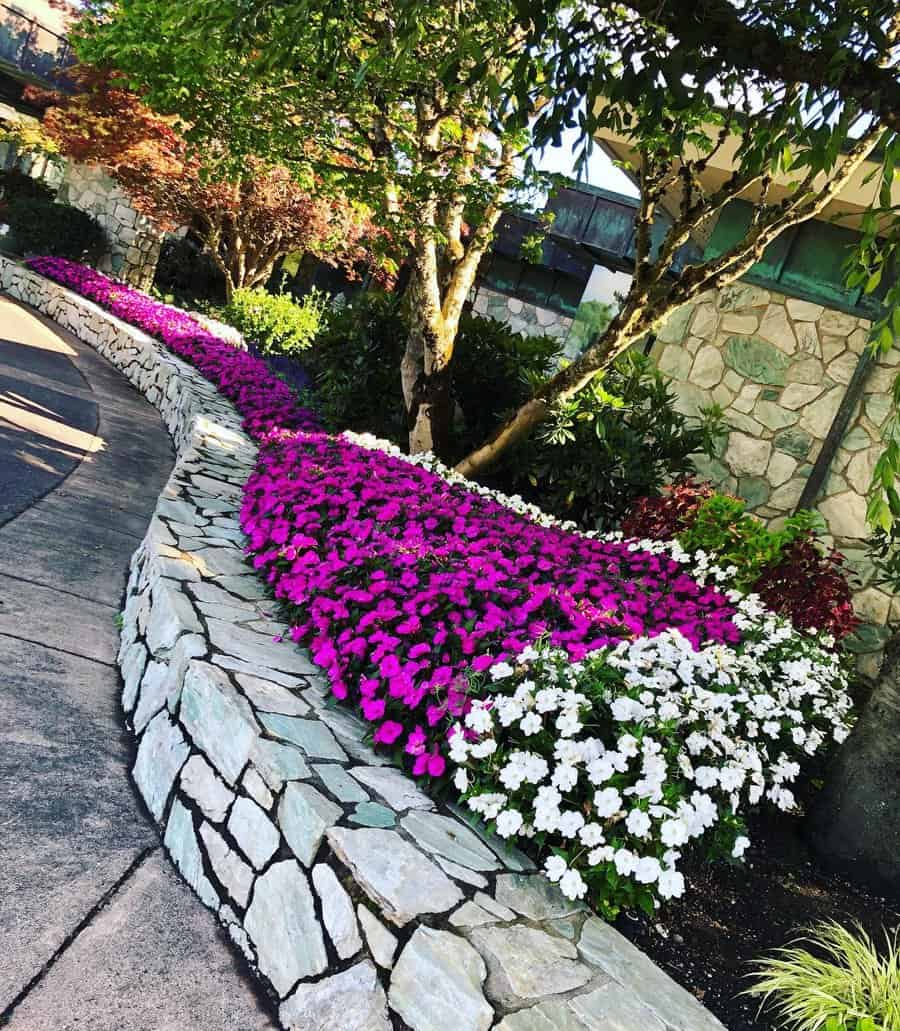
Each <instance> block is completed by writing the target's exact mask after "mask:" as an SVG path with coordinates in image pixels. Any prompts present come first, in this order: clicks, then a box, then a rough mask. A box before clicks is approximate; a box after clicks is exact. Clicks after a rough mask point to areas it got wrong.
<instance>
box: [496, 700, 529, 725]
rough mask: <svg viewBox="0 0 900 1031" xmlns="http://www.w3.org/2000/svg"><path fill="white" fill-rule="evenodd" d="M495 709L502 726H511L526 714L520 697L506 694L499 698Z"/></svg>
mask: <svg viewBox="0 0 900 1031" xmlns="http://www.w3.org/2000/svg"><path fill="white" fill-rule="evenodd" d="M495 711H496V713H497V719H498V720H499V722H500V726H501V727H509V726H511V725H512V724H513V723H515V722H516V720H519V719H521V718H522V716H523V715H524V714H525V708H524V706H523V705H522V703H521V702H520V701H519V700H518V699H516V698H509V697H507V696H505V695H501V696H500V697H499V698H498V699H497V704H496V706H495Z"/></svg>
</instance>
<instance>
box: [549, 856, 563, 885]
mask: <svg viewBox="0 0 900 1031" xmlns="http://www.w3.org/2000/svg"><path fill="white" fill-rule="evenodd" d="M568 868H569V866H568V863H566V861H565V859H563V858H562V856H547V859H546V861H545V862H544V873H545V874H546V875H547V880H548V881H553V883H554V884H555V883H556V882H557V881H558V880H559V879H560V878H561V877H562V876H563V874H564V873H565V872H566V870H568Z"/></svg>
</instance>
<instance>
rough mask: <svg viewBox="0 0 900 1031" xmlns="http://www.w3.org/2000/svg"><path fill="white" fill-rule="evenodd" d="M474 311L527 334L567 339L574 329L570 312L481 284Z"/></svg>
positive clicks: (474, 302) (474, 303) (514, 330)
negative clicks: (545, 306)
mask: <svg viewBox="0 0 900 1031" xmlns="http://www.w3.org/2000/svg"><path fill="white" fill-rule="evenodd" d="M472 310H473V311H474V312H476V313H477V314H478V315H485V316H487V317H488V318H491V319H496V320H497V321H498V322H505V323H506V324H507V325H508V326H509V328H510V329H511V330H513V332H515V333H523V334H524V335H525V336H551V337H556V339H557V340H565V339H566V337H567V336H568V335H569V330H570V329H571V328H572V319H571V318H569V316H568V315H561V314H560V313H559V312H558V311H553V310H552V309H551V308H541V307H539V306H538V305H536V304H532V303H531V302H530V301H523V300H521V299H520V298H518V297H511V296H509V295H508V294H501V293H500V292H499V291H497V290H492V289H491V288H490V287H488V286H483V285H482V286H479V287H478V291H477V293H476V294H475V298H474V300H473V301H472Z"/></svg>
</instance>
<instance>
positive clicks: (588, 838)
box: [578, 823, 606, 848]
mask: <svg viewBox="0 0 900 1031" xmlns="http://www.w3.org/2000/svg"><path fill="white" fill-rule="evenodd" d="M578 837H579V838H580V839H581V843H582V845H586V846H587V847H588V848H594V847H595V846H596V845H602V844H603V842H604V841H605V840H606V836H605V835H604V833H603V828H602V827H601V826H600V824H599V823H588V824H585V826H584V827H582V828H581V830H580V831H579V832H578Z"/></svg>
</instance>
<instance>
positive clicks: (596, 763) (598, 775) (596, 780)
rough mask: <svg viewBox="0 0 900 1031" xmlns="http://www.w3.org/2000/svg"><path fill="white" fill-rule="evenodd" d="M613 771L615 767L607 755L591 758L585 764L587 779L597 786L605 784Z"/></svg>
mask: <svg viewBox="0 0 900 1031" xmlns="http://www.w3.org/2000/svg"><path fill="white" fill-rule="evenodd" d="M615 772H616V768H615V766H613V764H612V760H611V759H610V758H609V756H608V755H601V756H599V757H598V758H597V759H593V760H592V761H591V762H590V763H588V766H587V775H588V780H590V782H591V783H592V784H594V785H596V786H597V787H599V786H600V785H601V784H605V783H606V782H607V781H608V780H609V778H610V777H611V776H612V775H613V774H614V773H615Z"/></svg>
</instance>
